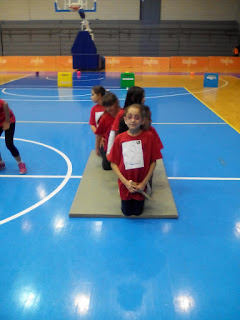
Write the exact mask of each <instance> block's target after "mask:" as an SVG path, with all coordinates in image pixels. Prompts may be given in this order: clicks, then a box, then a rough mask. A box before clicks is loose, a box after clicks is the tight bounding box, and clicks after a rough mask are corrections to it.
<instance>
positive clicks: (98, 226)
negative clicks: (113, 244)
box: [93, 221, 102, 233]
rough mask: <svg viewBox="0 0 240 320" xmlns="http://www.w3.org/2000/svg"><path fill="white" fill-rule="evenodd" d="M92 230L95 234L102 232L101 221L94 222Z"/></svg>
mask: <svg viewBox="0 0 240 320" xmlns="http://www.w3.org/2000/svg"><path fill="white" fill-rule="evenodd" d="M93 229H94V231H95V232H97V233H100V232H101V231H102V221H95V222H94V223H93Z"/></svg>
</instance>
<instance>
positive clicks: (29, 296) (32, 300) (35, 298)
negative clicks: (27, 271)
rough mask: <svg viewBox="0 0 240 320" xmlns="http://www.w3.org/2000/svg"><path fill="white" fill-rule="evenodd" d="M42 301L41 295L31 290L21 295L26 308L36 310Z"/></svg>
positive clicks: (21, 300)
mask: <svg viewBox="0 0 240 320" xmlns="http://www.w3.org/2000/svg"><path fill="white" fill-rule="evenodd" d="M39 301H40V295H39V294H37V292H34V291H33V290H31V289H28V288H27V289H24V290H23V291H22V292H21V294H20V303H21V305H22V306H23V307H24V308H27V309H30V308H31V309H36V308H37V306H38V304H39Z"/></svg>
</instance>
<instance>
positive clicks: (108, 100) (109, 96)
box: [102, 91, 119, 107]
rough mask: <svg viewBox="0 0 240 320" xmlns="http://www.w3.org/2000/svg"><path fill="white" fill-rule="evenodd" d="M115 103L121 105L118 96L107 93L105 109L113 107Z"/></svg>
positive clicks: (104, 99) (104, 103) (104, 102)
mask: <svg viewBox="0 0 240 320" xmlns="http://www.w3.org/2000/svg"><path fill="white" fill-rule="evenodd" d="M114 103H117V104H118V105H119V101H118V98H117V96H116V95H115V94H114V93H112V92H110V91H108V92H107V93H105V95H104V96H103V101H102V105H103V106H104V107H111V106H112V105H113V104H114Z"/></svg>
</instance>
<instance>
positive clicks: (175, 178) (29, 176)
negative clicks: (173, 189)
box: [0, 175, 240, 181]
mask: <svg viewBox="0 0 240 320" xmlns="http://www.w3.org/2000/svg"><path fill="white" fill-rule="evenodd" d="M65 177H66V176H63V175H55V176H54V175H0V178H23V179H26V178H29V179H31V178H35V179H37V178H41V179H63V178H65ZM167 178H168V180H191V181H193V180H197V181H201V180H203V181H240V178H221V177H167ZM69 179H82V176H70V177H69Z"/></svg>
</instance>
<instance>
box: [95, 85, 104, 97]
mask: <svg viewBox="0 0 240 320" xmlns="http://www.w3.org/2000/svg"><path fill="white" fill-rule="evenodd" d="M92 91H93V92H95V93H96V94H100V95H101V96H104V95H105V89H104V88H103V87H102V86H94V87H92Z"/></svg>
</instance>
